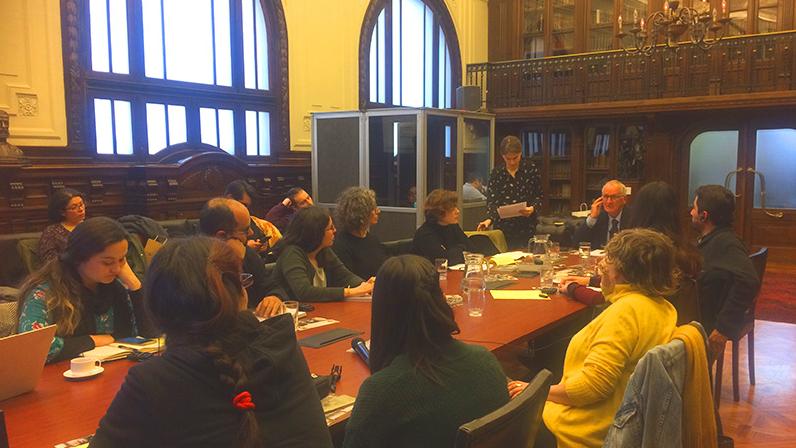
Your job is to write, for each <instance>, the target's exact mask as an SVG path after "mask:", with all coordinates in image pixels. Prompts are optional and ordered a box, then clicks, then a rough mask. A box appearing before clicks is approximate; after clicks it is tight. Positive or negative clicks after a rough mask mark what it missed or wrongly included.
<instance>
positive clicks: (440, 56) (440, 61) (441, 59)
mask: <svg viewBox="0 0 796 448" xmlns="http://www.w3.org/2000/svg"><path fill="white" fill-rule="evenodd" d="M438 30H439V41H440V42H445V33H443V32H442V28H441V27H440V28H438ZM437 70H439V84H438V87H439V91H438V94H437V95H438V96H439V98H438V99H437V105H438V106H439V107H445V89H446V88H447V85H446V83H445V81H446V79H445V76H443V75H444V73H445V46H444V45H440V46H439V47H438V50H437Z"/></svg>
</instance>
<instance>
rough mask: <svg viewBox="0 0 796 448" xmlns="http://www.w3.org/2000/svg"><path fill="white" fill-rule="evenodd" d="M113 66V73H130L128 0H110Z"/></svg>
mask: <svg viewBox="0 0 796 448" xmlns="http://www.w3.org/2000/svg"><path fill="white" fill-rule="evenodd" d="M109 6H110V19H111V58H112V59H111V68H112V69H113V73H122V74H125V75H126V74H129V73H130V61H129V59H128V56H127V2H126V1H125V0H110V5H109Z"/></svg>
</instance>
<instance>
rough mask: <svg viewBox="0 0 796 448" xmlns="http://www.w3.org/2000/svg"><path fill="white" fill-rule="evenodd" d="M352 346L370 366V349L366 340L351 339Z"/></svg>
mask: <svg viewBox="0 0 796 448" xmlns="http://www.w3.org/2000/svg"><path fill="white" fill-rule="evenodd" d="M351 348H352V349H353V350H354V353H356V354H357V355H358V356H359V357H360V358H361V359H362V361H364V362H365V364H366V365H367V366H368V367H370V350H368V346H367V345H365V341H363V340H362V338H354V339H352V340H351Z"/></svg>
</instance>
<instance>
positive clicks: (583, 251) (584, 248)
mask: <svg viewBox="0 0 796 448" xmlns="http://www.w3.org/2000/svg"><path fill="white" fill-rule="evenodd" d="M578 256H580V265H581V267H582V268H583V270H584V271H586V272H589V270H590V269H589V268H590V266H589V258H590V257H591V243H590V242H588V241H581V242H580V243H579V244H578Z"/></svg>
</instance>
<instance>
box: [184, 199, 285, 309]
mask: <svg viewBox="0 0 796 448" xmlns="http://www.w3.org/2000/svg"><path fill="white" fill-rule="evenodd" d="M250 222H251V217H250V215H249V210H248V209H247V208H246V206H245V205H243V204H241V203H240V202H238V201H236V200H234V199H227V198H215V199H211V200H209V201H207V203H206V204H205V205H204V207H202V211H201V212H199V229H200V230H201V232H202V233H203V234H204V235H207V236H211V237H215V238H220V239H222V240H224V241H226V242H227V244H228V245H230V247H231V248H232V249H233V251H235V252H236V253H237V254H238V255H239V256H240V257H241V259H243V270H244V272H246V273H249V274H251V283H250V284H247V285H245V286H246V292H247V294H248V297H249V308H252V309H253V310H255V314H257V315H258V316H260V317H263V318H267V317H271V316H275V315H277V314H281V313H283V312H284V311H285V310H284V306H283V304H282V300H281V299H280V298H282V297H286V294H285V293H284V291H282V290H281V289H280V288H279V285H277V284H276V283H275V282H274V281H273V279H272V278H271V276H270V275H269V274H268V272H266V270H265V263H264V262H263V260H262V259H261V258H260V256H259V255H258V254H257V251H255V250H254V249H252V248H251V247H248V246H246V240H247V238H248V236H249V235H251V232H252V230H251V228H250V227H249V223H250Z"/></svg>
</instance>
